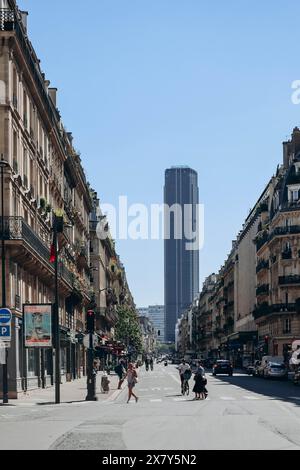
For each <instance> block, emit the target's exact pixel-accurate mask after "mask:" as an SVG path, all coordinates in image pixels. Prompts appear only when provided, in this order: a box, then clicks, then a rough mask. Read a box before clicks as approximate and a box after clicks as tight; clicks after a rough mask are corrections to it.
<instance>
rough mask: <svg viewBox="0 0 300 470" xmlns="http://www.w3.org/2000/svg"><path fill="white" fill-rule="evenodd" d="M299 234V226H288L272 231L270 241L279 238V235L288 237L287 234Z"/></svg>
mask: <svg viewBox="0 0 300 470" xmlns="http://www.w3.org/2000/svg"><path fill="white" fill-rule="evenodd" d="M297 233H300V225H289V226H285V227H276V228H274V230H272V232H271V235H270V239H271V238H274V237H277V236H280V235H288V234H297Z"/></svg>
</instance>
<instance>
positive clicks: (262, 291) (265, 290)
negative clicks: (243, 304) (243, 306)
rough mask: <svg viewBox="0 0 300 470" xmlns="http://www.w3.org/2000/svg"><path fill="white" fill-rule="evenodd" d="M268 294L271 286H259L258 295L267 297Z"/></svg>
mask: <svg viewBox="0 0 300 470" xmlns="http://www.w3.org/2000/svg"><path fill="white" fill-rule="evenodd" d="M268 293H269V284H262V285H261V286H257V288H256V295H266V294H268Z"/></svg>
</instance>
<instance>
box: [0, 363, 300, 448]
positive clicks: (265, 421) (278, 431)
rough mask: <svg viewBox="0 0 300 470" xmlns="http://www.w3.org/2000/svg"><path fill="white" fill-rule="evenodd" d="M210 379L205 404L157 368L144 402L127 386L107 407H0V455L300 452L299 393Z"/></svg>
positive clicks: (277, 384)
mask: <svg viewBox="0 0 300 470" xmlns="http://www.w3.org/2000/svg"><path fill="white" fill-rule="evenodd" d="M207 378H208V385H207V388H208V391H209V396H208V398H207V399H206V400H201V401H194V400H193V396H194V395H193V393H192V392H191V394H190V395H189V396H188V397H182V396H181V394H180V380H179V375H178V371H177V370H176V367H175V366H172V365H168V366H167V367H164V366H163V365H155V368H154V371H153V372H151V371H149V372H146V371H145V369H144V368H142V369H140V370H139V383H138V385H137V386H136V392H137V394H138V396H139V401H138V403H135V400H134V399H132V401H131V402H130V403H129V404H127V403H126V401H127V389H126V387H124V390H123V391H122V392H121V393H119V392H116V394H114V395H113V396H112V397H110V398H109V400H107V401H105V402H101V403H100V402H82V403H76V402H75V403H70V404H67V403H65V404H62V405H47V404H45V405H36V404H29V405H28V406H10V407H6V406H5V407H4V406H3V407H0V435H1V440H0V449H49V448H51V449H85V450H88V449H101V450H115V449H117V450H122V449H129V450H138V449H147V450H148V449H149V450H151V449H153V450H168V449H172V450H174V449H178V450H204V449H270V450H272V449H276V450H277V449H278V450H279V449H287V450H291V449H298V450H299V449H300V406H299V405H300V387H297V386H295V385H293V384H292V383H291V382H287V381H275V380H264V379H259V378H256V377H252V376H248V375H245V374H238V373H236V374H235V375H234V376H233V377H228V376H217V377H212V375H211V373H210V372H207ZM190 385H191V388H192V386H193V380H191V381H190Z"/></svg>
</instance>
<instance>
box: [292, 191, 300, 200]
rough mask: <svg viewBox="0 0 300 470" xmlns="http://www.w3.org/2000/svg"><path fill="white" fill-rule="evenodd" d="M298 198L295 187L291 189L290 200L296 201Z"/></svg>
mask: <svg viewBox="0 0 300 470" xmlns="http://www.w3.org/2000/svg"><path fill="white" fill-rule="evenodd" d="M298 199H299V191H297V190H296V189H293V190H292V191H291V201H292V202H296V201H298Z"/></svg>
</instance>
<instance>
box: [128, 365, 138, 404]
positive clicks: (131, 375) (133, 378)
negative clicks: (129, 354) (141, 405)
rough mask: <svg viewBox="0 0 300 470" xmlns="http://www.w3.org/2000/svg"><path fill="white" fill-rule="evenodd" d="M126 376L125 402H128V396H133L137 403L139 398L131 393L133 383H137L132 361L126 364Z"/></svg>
mask: <svg viewBox="0 0 300 470" xmlns="http://www.w3.org/2000/svg"><path fill="white" fill-rule="evenodd" d="M126 377H127V384H128V400H127V403H129V401H130V398H131V397H132V396H133V397H134V398H135V401H136V403H137V402H138V399H139V398H138V397H137V396H136V395H135V394H134V393H133V388H134V386H135V384H136V383H137V372H136V370H135V368H134V366H133V364H132V362H130V363H129V364H128V369H127V374H126Z"/></svg>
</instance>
